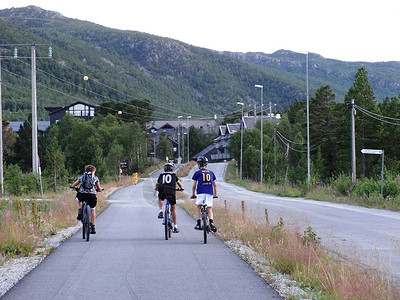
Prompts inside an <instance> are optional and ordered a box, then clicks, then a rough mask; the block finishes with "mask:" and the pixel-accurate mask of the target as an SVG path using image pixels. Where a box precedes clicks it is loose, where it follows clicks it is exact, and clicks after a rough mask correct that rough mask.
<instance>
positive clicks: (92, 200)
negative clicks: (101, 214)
mask: <svg viewBox="0 0 400 300" xmlns="http://www.w3.org/2000/svg"><path fill="white" fill-rule="evenodd" d="M77 197H78V199H79V202H83V201H86V202H87V203H88V204H89V206H90V207H91V208H95V207H96V205H97V197H96V194H88V193H78V194H77Z"/></svg>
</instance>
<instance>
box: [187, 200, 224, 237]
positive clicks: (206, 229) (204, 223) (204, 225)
mask: <svg viewBox="0 0 400 300" xmlns="http://www.w3.org/2000/svg"><path fill="white" fill-rule="evenodd" d="M191 198H192V199H195V198H197V197H196V196H194V197H191ZM213 198H218V196H214V197H213ZM201 229H202V230H203V238H204V244H207V238H208V234H209V233H210V231H211V228H210V218H209V217H208V212H207V204H206V203H203V204H202V205H201Z"/></svg>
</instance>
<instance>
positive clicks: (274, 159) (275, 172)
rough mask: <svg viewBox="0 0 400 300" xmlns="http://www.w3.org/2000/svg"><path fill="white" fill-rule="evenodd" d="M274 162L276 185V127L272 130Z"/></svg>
mask: <svg viewBox="0 0 400 300" xmlns="http://www.w3.org/2000/svg"><path fill="white" fill-rule="evenodd" d="M274 162H275V184H276V177H277V174H276V127H275V128H274Z"/></svg>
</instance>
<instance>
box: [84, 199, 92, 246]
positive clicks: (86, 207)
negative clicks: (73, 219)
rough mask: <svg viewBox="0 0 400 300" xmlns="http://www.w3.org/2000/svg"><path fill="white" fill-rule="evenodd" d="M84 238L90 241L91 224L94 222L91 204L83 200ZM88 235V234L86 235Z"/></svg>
mask: <svg viewBox="0 0 400 300" xmlns="http://www.w3.org/2000/svg"><path fill="white" fill-rule="evenodd" d="M82 214H83V218H82V225H83V226H82V238H83V239H85V237H86V242H89V238H90V230H91V229H90V224H92V214H91V213H90V205H89V204H88V203H87V202H86V201H83V202H82ZM85 235H86V236H85Z"/></svg>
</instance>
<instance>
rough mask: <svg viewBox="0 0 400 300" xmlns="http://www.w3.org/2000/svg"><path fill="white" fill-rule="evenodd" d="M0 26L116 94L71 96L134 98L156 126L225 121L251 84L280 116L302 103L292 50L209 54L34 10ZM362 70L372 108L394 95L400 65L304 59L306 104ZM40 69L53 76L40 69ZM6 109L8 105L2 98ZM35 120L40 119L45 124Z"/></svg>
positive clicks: (253, 93) (253, 94)
mask: <svg viewBox="0 0 400 300" xmlns="http://www.w3.org/2000/svg"><path fill="white" fill-rule="evenodd" d="M0 20H1V21H2V22H1V23H0V27H3V26H4V27H5V28H8V27H10V28H11V26H17V27H18V28H21V29H23V30H24V32H26V34H24V35H21V36H18V38H19V39H20V40H22V39H24V36H25V39H26V37H27V36H30V37H32V39H34V40H41V41H47V42H49V43H51V44H52V46H53V48H54V49H53V54H54V59H55V60H56V61H57V62H60V61H62V60H64V61H65V63H66V64H67V65H68V66H73V67H74V68H77V69H78V70H80V71H79V72H80V73H86V74H91V76H90V77H94V78H96V80H97V81H98V82H103V83H105V85H106V86H111V87H113V88H115V90H117V91H110V90H107V89H106V88H103V89H102V88H99V87H96V86H95V84H94V83H93V84H91V83H90V84H91V85H90V87H91V88H93V89H96V91H97V92H99V95H100V96H97V97H96V96H93V95H90V94H89V93H88V92H86V94H85V93H82V92H79V91H78V90H77V89H75V90H74V91H73V94H72V95H74V96H76V97H78V98H79V99H80V100H82V101H85V100H86V102H90V103H91V104H99V103H102V102H104V101H105V99H106V100H107V101H109V100H110V99H111V100H115V101H127V100H129V99H130V98H132V96H131V95H134V97H137V98H145V99H149V100H150V101H151V102H152V103H153V104H154V105H155V106H156V107H157V106H161V108H158V109H156V113H158V114H159V115H155V117H156V118H161V117H162V115H160V114H161V113H163V108H168V109H167V110H168V111H169V112H168V113H165V112H164V119H165V117H166V116H167V115H170V117H172V118H173V117H176V116H177V115H181V114H183V113H184V114H197V115H199V116H201V115H209V116H213V115H214V114H219V115H221V114H227V113H229V112H231V111H235V110H238V109H239V108H238V107H237V105H236V102H238V101H239V102H244V103H246V104H249V105H251V106H254V104H256V105H257V104H259V91H258V90H257V89H255V88H254V85H255V84H262V85H263V86H264V100H265V102H268V101H271V102H273V103H277V107H278V109H279V110H283V109H284V108H285V107H287V106H290V105H291V103H293V101H295V100H296V99H299V100H304V99H305V98H306V76H305V73H306V72H305V70H306V64H305V54H301V53H296V52H293V51H290V50H283V49H282V50H278V51H276V52H274V53H272V54H265V53H261V52H247V53H240V52H229V51H216V50H210V49H206V48H201V47H196V46H192V45H189V44H186V43H184V42H181V41H178V40H174V39H171V38H166V37H159V36H156V35H152V34H149V33H142V32H137V31H132V30H118V29H112V28H108V27H105V26H102V25H97V24H95V23H91V22H88V21H81V20H77V19H71V18H67V17H64V16H62V15H61V14H60V13H58V12H52V11H46V10H43V9H41V8H39V7H36V6H28V7H24V8H11V9H5V10H0ZM15 37H16V35H13V34H6V33H4V32H3V33H0V38H1V40H2V43H3V44H5V43H7V42H8V43H15ZM3 52H4V51H3ZM9 65H10V63H9ZM362 65H365V66H366V67H367V71H368V72H369V79H370V80H371V85H372V87H373V88H374V91H375V95H376V98H377V100H378V101H382V100H383V99H384V98H385V97H393V96H397V95H398V92H399V87H400V63H398V62H387V63H367V62H342V61H339V60H333V59H326V58H323V57H322V56H321V55H319V54H314V53H309V83H310V97H312V96H313V93H314V92H315V90H316V89H317V88H319V87H321V86H324V85H330V86H331V88H332V90H333V92H334V93H335V94H336V100H337V101H338V102H341V101H343V99H344V95H345V94H346V93H347V90H348V89H349V88H350V87H351V85H352V83H353V80H354V75H355V74H356V72H357V70H358V68H359V67H361V66H362ZM7 67H8V66H7ZM11 67H12V66H11ZM40 67H44V68H45V70H47V69H48V68H49V69H56V68H54V67H53V66H51V65H50V64H48V65H46V64H44V63H43V65H41V66H40ZM55 71H57V72H58V73H60V76H61V78H63V79H66V80H73V81H74V82H76V84H77V85H79V86H81V85H82V82H80V81H81V80H79V79H78V78H77V77H76V76H74V75H73V74H69V73H68V72H69V71H68V70H62V71H63V72H61V71H60V70H58V69H56V70H55ZM64 71H65V73H64ZM40 76H41V77H40V78H39V79H40V80H43V81H46V82H47V83H48V85H49V87H52V88H54V87H59V88H61V89H62V90H63V91H64V90H68V88H66V87H65V86H62V85H61V84H60V83H59V82H55V81H54V80H52V79H48V78H45V76H43V75H40ZM9 77H10V76H9ZM26 90H28V89H27V88H26ZM44 93H45V97H44V100H43V101H44V102H47V103H46V105H47V106H49V103H48V102H49V101H50V100H49V99H50V98H52V99H55V100H53V101H54V102H57V103H58V104H57V105H58V106H60V105H65V104H69V103H71V101H69V100H68V98H69V97H68V96H66V95H64V96H56V97H55V96H53V94H51V93H50V92H48V91H45V92H44ZM127 95H129V96H127ZM13 96H14V95H13ZM104 97H106V98H104ZM5 101H6V102H7V101H8V102H9V99H8V98H7V96H5ZM25 102H29V101H25ZM9 106H12V105H9ZM25 106H28V104H27V105H25ZM42 106H43V105H42ZM174 110H176V113H175V112H174ZM41 112H42V113H41V117H42V118H46V115H45V114H44V113H43V111H41ZM6 114H7V112H6ZM10 115H11V114H10V113H9V114H8V116H10ZM175 115H176V116H175Z"/></svg>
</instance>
